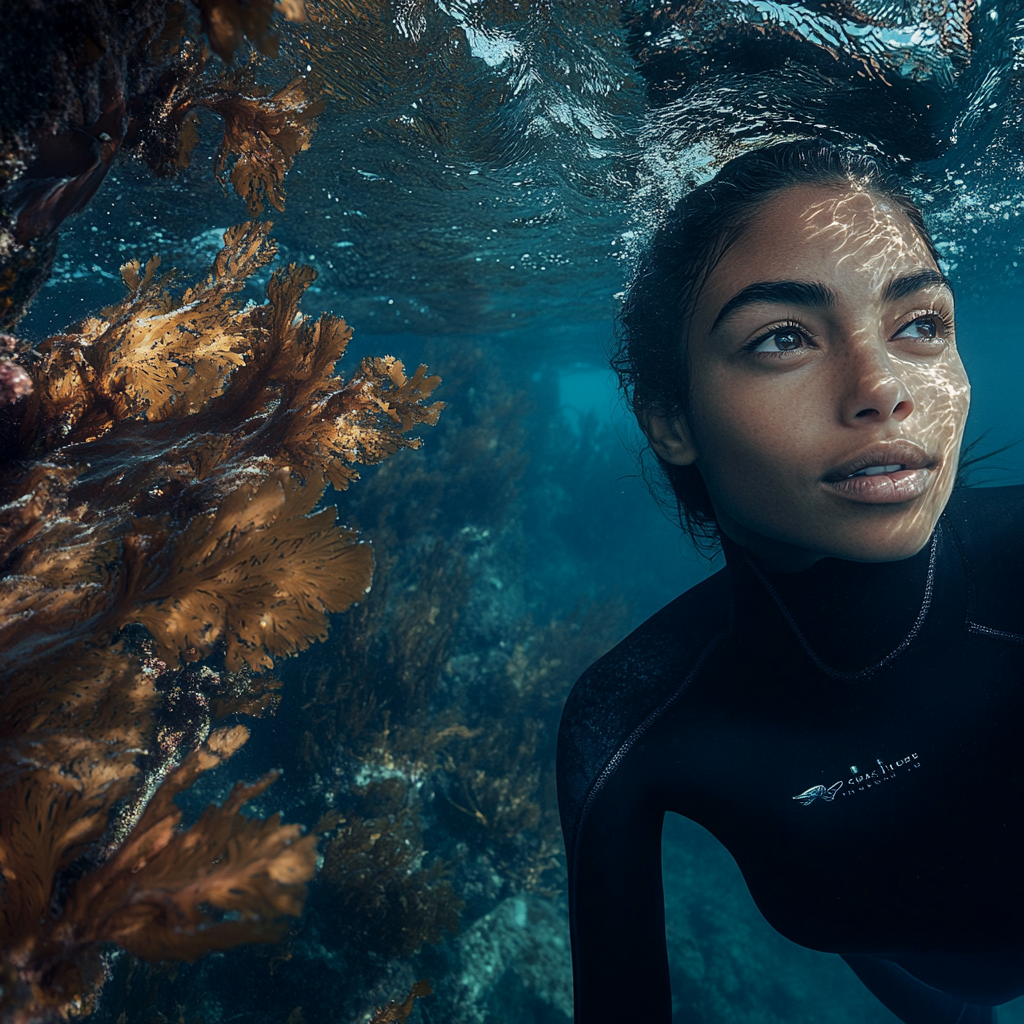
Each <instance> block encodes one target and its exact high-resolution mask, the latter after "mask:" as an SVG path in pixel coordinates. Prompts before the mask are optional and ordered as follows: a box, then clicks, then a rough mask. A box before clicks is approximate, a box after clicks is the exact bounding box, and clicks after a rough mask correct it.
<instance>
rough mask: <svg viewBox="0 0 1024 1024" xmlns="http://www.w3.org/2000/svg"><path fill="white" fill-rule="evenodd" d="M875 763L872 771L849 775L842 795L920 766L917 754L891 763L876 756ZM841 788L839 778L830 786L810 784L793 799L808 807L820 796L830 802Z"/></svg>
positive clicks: (879, 783)
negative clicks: (886, 762) (902, 770)
mask: <svg viewBox="0 0 1024 1024" xmlns="http://www.w3.org/2000/svg"><path fill="white" fill-rule="evenodd" d="M875 763H876V764H877V765H878V767H877V768H875V769H873V770H872V771H870V772H861V773H859V774H854V775H851V776H850V777H849V778H848V779H847V780H846V783H845V784H846V786H847V787H848V788H847V789H846V790H844V791H843V796H853V794H854V793H863V792H864V790H865V789H870V788H871V787H872V786H880V785H881V784H882V783H883V782H888V781H889V779H894V778H895V777H896V773H897V772H898V771H899V770H900V769H901V768H906V769H907V770H908V771H913V770H914V769H915V768H920V767H921V761H920V759H919V757H918V755H917V754H910V755H909V756H908V757H901V758H899V759H898V760H896V761H894V762H893V763H892V764H885V763H884V762H883V761H882V759H881V758H880V757H878V758H875ZM850 770H851V771H853V772H855V773H856V772H857V767H856V765H851V766H850ZM842 788H843V781H842V779H840V780H839V782H833V783H832V785H831V786H827V787H826V786H822V785H818V786H811V788H810V789H805V790H804V791H803V792H802V793H797V795H796V796H795V797H793V799H794V800H799V801H800V803H802V804H803V805H804V807H809V806H810V805H811V804H813V803H814V801H815V800H817V799H818V797H819V796H820V797H821V799H822V800H824V801H825V803H828V804H830V803H832V801H833V800H835V798H836V794H837V793H838V792H839V791H840V790H841V789H842Z"/></svg>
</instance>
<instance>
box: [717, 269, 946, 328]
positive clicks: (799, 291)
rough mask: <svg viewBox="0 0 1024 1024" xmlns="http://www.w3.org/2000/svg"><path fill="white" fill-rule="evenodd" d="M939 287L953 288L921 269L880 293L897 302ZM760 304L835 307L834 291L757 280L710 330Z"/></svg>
mask: <svg viewBox="0 0 1024 1024" xmlns="http://www.w3.org/2000/svg"><path fill="white" fill-rule="evenodd" d="M936 285H939V286H941V287H943V288H948V289H949V291H950V293H952V291H953V286H952V285H951V284H950V283H949V281H948V280H947V279H946V276H945V275H944V274H941V273H939V271H937V270H931V269H929V268H927V267H922V268H921V269H920V270H915V271H914V272H913V273H910V274H904V275H902V276H901V277H896V278H893V280H891V281H890V282H889V283H888V284H887V285H886V286H885V292H884V293H883V296H882V298H883V300H884V301H885V302H896V301H897V300H898V299H902V298H905V297H906V296H907V295H913V293H914V292H919V291H921V289H923V288H932V287H935V286H936ZM764 302H776V303H786V304H788V305H791V306H817V307H818V308H819V309H829V308H831V307H833V306H835V304H836V296H835V292H833V291H832V289H831V288H826V287H825V285H823V284H819V283H818V282H817V281H758V282H757V283H756V284H750V285H747V287H746V288H744V289H743V290H742V291H739V292H737V293H736V294H735V295H734V296H733V297H732V298H731V299H730V300H729V301H728V302H727V303H726V304H725V305H724V306H723V307H722V309H721V312H719V314H718V316H717V317H716V318H715V322H714V324H712V326H711V331H715V330H716V329H717V328H718V327H719V326H720V325H721V324H723V323H724V322H725V321H726V320H728V319H729V317H731V316H732V315H733V314H734V313H736V312H737V311H738V310H740V309H742V308H743V307H744V306H753V305H756V304H760V303H764Z"/></svg>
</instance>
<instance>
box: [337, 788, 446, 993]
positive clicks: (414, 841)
mask: <svg viewBox="0 0 1024 1024" xmlns="http://www.w3.org/2000/svg"><path fill="white" fill-rule="evenodd" d="M354 792H355V795H356V796H357V797H359V798H361V802H363V804H364V807H365V810H364V812H363V814H362V815H361V816H353V818H352V819H351V820H337V821H336V822H331V824H332V825H333V827H334V828H336V829H337V833H336V835H335V836H334V838H333V839H331V841H330V842H329V843H328V844H327V847H326V850H325V851H324V866H323V871H322V873H321V884H322V885H323V886H325V887H326V889H327V890H328V891H329V892H330V895H331V898H332V902H333V904H334V906H335V907H336V909H337V910H338V911H339V912H340V916H341V919H342V920H343V921H345V922H346V932H347V934H346V941H347V942H349V943H356V944H359V945H361V946H363V948H364V949H366V950H369V951H371V952H373V953H377V954H380V955H383V956H389V957H407V956H410V955H411V954H413V953H416V952H418V951H419V949H420V948H421V947H422V946H423V945H424V943H433V944H437V943H439V942H441V941H442V939H443V936H444V933H445V932H449V933H451V934H456V933H457V932H458V930H459V912H460V911H461V910H462V908H463V906H464V903H463V901H462V900H461V899H459V898H458V896H456V894H455V891H454V890H453V889H452V886H451V883H450V882H449V881H448V880H447V879H446V878H445V875H446V874H447V868H446V866H445V864H444V862H443V861H442V860H441V859H440V858H435V859H434V860H433V861H432V862H431V864H430V865H429V866H426V867H424V866H422V861H423V857H424V848H423V839H422V822H421V820H420V817H419V814H418V812H417V810H416V808H415V806H413V805H411V804H410V796H411V794H410V790H409V787H408V785H407V784H406V783H404V782H402V781H400V780H399V779H395V778H392V779H386V780H383V781H379V782H374V783H371V784H370V785H369V786H366V787H362V788H357V789H356V790H355V791H354ZM410 1005H411V1004H410Z"/></svg>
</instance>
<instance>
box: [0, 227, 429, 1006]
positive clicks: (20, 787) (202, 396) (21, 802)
mask: <svg viewBox="0 0 1024 1024" xmlns="http://www.w3.org/2000/svg"><path fill="white" fill-rule="evenodd" d="M267 227H268V226H267V225H258V224H246V225H242V226H241V227H239V228H237V229H232V230H231V231H229V232H228V233H227V235H226V237H225V247H224V249H223V250H222V252H221V253H220V254H219V256H218V257H217V259H216V261H215V263H214V266H213V269H212V271H211V273H210V275H209V277H208V278H207V279H206V280H205V281H203V282H200V283H199V284H197V285H195V286H193V287H191V288H188V289H186V290H185V291H184V293H183V294H181V295H180V296H175V295H173V293H172V292H171V291H170V290H169V285H170V282H169V280H168V279H167V278H160V277H158V276H157V274H156V261H151V262H150V263H149V264H148V265H147V267H146V268H145V269H144V270H143V269H142V268H140V266H139V264H138V263H131V264H128V265H127V266H126V267H125V268H124V271H123V275H124V279H125V284H126V286H127V289H128V294H127V296H126V298H125V299H124V300H123V301H122V302H121V303H120V304H119V305H117V306H114V307H110V308H108V309H106V310H104V311H103V312H102V313H101V314H100V315H99V316H96V317H89V318H87V319H86V320H84V321H82V323H80V324H78V325H76V326H75V327H74V328H72V329H70V330H69V331H67V332H66V333H64V334H62V335H58V336H55V337H53V338H50V339H47V341H45V342H44V343H42V344H41V345H40V346H38V349H37V350H36V351H35V352H34V353H33V355H32V356H31V357H30V358H28V359H26V360H25V362H24V365H25V370H26V372H27V373H28V374H29V376H30V377H31V378H32V381H33V389H32V393H31V395H30V396H29V397H28V398H27V399H25V400H23V401H22V402H20V403H17V404H16V405H14V406H12V407H11V414H10V415H9V416H8V419H7V421H6V423H5V427H6V430H7V446H6V451H7V452H8V458H7V460H6V461H5V464H4V467H3V470H2V473H0V487H2V492H3V505H2V506H0V559H2V561H3V565H4V571H3V577H2V579H0V609H2V614H0V645H2V646H3V649H4V652H5V657H4V664H3V669H2V670H0V678H2V681H3V684H4V689H3V698H2V709H0V720H2V722H3V732H4V743H3V751H4V764H3V766H2V771H3V774H4V785H3V788H2V790H0V799H2V801H3V807H2V809H0V821H2V823H3V825H2V830H3V831H2V835H0V865H2V872H3V890H4V906H3V915H4V922H5V928H4V936H3V945H4V952H5V959H6V960H7V963H8V964H9V966H10V967H11V968H12V969H15V970H16V971H17V983H16V984H8V985H5V991H4V999H5V1002H6V1003H7V1004H8V1006H9V1007H10V1010H11V1012H12V1013H13V1015H14V1016H13V1017H12V1019H26V1020H30V1019H35V1017H36V1016H37V1015H43V1011H44V1009H45V1008H46V1007H52V1008H53V1009H54V1010H55V1011H58V1012H60V1011H63V1010H66V1009H67V1008H69V1007H72V1006H76V1005H82V1004H83V1003H85V1002H87V1000H88V999H89V998H90V996H91V994H92V992H93V990H94V988H95V986H96V985H97V984H98V982H99V980H100V979H101V977H102V973H103V971H102V968H101V964H100V961H99V959H98V951H99V946H100V944H102V943H106V942H116V943H118V944H119V945H121V946H122V947H123V948H126V949H129V950H131V951H132V952H134V953H136V954H137V955H140V956H143V957H146V958H149V959H162V958H166V957H177V958H182V959H193V958H194V957H195V956H197V955H199V954H200V953H202V952H204V951H206V950H208V949H216V948H220V947H222V946H224V945H233V944H236V943H238V942H243V941H266V940H268V939H275V938H278V937H279V935H280V928H279V927H278V926H277V923H276V921H277V919H278V918H279V917H281V916H282V915H285V914H290V915H295V914H297V913H298V912H299V911H300V910H301V906H302V902H303V897H304V885H303V883H305V882H306V881H308V879H309V878H310V877H311V875H312V873H313V868H314V862H315V857H316V851H315V839H314V838H313V837H311V836H310V837H301V838H300V830H299V828H298V826H295V825H289V826H284V825H282V824H281V823H280V819H279V818H272V819H269V820H268V821H266V822H260V821H256V820H250V819H246V818H244V817H242V816H240V814H239V813H238V812H239V810H240V808H241V806H242V804H244V803H245V802H246V801H247V800H249V799H252V798H253V797H255V796H257V795H258V794H260V793H261V792H262V791H263V790H264V789H265V788H266V787H267V786H268V785H269V784H270V782H272V781H273V775H270V776H265V777H264V778H263V779H262V780H261V781H260V782H258V783H256V784H255V785H254V786H251V787H241V786H240V787H239V788H237V789H236V791H235V792H234V793H233V794H232V796H231V797H230V798H229V799H228V801H227V802H226V803H225V804H224V805H223V807H221V808H219V809H211V810H210V811H209V812H207V814H205V815H204V816H203V817H202V818H200V820H199V821H198V822H196V823H195V824H194V825H193V826H192V828H191V829H189V830H188V831H186V832H184V833H182V832H179V831H177V830H176V826H177V824H178V821H179V819H180V811H178V810H177V808H175V807H174V804H173V797H174V795H175V794H176V793H178V792H180V791H181V790H183V789H185V788H187V787H189V786H190V785H192V783H193V782H194V781H195V780H196V778H197V777H198V775H199V774H200V773H201V772H203V771H206V770H208V769H209V768H211V767H213V766H215V765H216V764H218V763H220V761H221V760H223V759H224V758H225V757H227V756H230V755H231V754H232V753H234V752H235V751H236V750H237V749H238V748H239V747H240V746H241V745H242V744H243V743H244V742H245V740H246V739H247V737H248V732H247V730H246V729H244V728H242V727H240V726H235V727H233V728H226V729H218V730H214V731H213V732H211V731H210V729H211V723H212V722H213V720H214V719H215V718H216V717H218V716H222V715H223V714H225V713H229V712H237V711H244V712H249V713H254V712H259V711H260V710H262V709H263V708H264V707H266V706H268V705H269V704H270V703H271V702H272V700H273V697H274V695H273V692H272V691H273V689H274V688H275V687H276V685H277V684H276V683H275V682H273V681H269V682H268V681H267V680H266V679H265V678H264V677H261V676H260V675H259V673H260V672H261V671H262V670H264V669H268V668H270V667H272V665H273V662H274V659H275V658H279V657H281V656H285V655H288V654H291V653H293V652H295V651H298V650H301V649H303V648H305V647H307V646H308V645H309V644H310V643H311V642H313V641H314V640H316V639H320V638H322V637H323V636H324V635H325V634H326V630H327V614H328V613H330V612H337V611H340V610H342V609H344V608H346V607H348V606H349V605H350V604H351V603H352V602H353V601H356V600H358V599H360V598H362V597H363V596H364V595H365V593H366V591H367V589H368V588H369V584H370V579H371V573H372V565H373V562H372V556H371V553H370V549H369V547H368V546H367V545H365V544H361V543H359V542H358V540H357V538H356V536H355V534H354V533H353V532H352V531H351V530H349V529H346V528H342V527H339V526H337V525H335V513H334V510H333V509H332V508H330V507H328V508H326V509H323V510H321V511H319V512H314V511H313V510H314V508H315V506H316V505H317V503H318V501H319V499H320V497H321V495H322V493H323V490H324V486H325V482H327V481H329V482H330V483H331V484H332V485H333V486H334V487H335V488H344V487H346V486H348V484H349V483H350V482H351V481H352V480H353V479H355V478H356V476H357V475H358V474H357V471H356V468H355V467H356V466H357V465H359V464H363V465H368V464H373V463H375V462H379V461H380V460H382V459H384V458H386V457H387V456H388V455H390V454H392V453H393V452H395V451H397V450H398V449H399V448H402V447H408V446H415V445H416V444H418V442H417V441H416V440H415V439H413V438H410V437H409V436H408V434H407V432H408V431H409V430H410V429H412V428H413V427H415V426H416V425H418V424H423V423H427V424H431V423H434V422H436V420H437V416H438V412H439V411H440V405H439V404H438V403H433V404H431V403H430V402H429V401H428V400H429V396H430V393H431V391H432V390H433V389H434V388H435V387H436V385H437V383H438V378H436V377H427V376H426V374H425V371H424V368H423V367H420V369H419V370H417V371H416V373H415V374H414V375H413V376H412V377H411V378H410V377H406V375H405V373H404V371H403V368H402V364H401V363H399V362H398V361H396V360H394V359H392V358H383V359H364V360H363V361H362V362H361V364H360V365H359V367H358V369H357V371H356V373H355V374H354V375H353V376H351V377H350V378H348V379H345V378H342V377H340V376H338V375H336V373H335V364H336V363H337V362H338V361H339V360H340V359H341V357H342V356H343V354H344V351H345V347H346V345H347V343H348V340H349V337H350V334H351V331H350V330H349V328H348V327H347V325H346V324H345V323H344V321H342V320H340V319H338V318H336V317H331V316H329V315H323V316H321V317H320V318H319V319H317V320H315V321H314V320H311V319H310V318H308V317H304V316H301V315H300V314H299V313H298V303H299V300H300V298H301V295H302V292H303V290H304V288H305V287H306V286H307V285H308V284H309V282H310V281H311V280H312V279H313V276H314V275H313V273H312V272H311V271H309V270H308V269H307V268H301V267H294V266H289V267H286V268H283V269H281V270H278V271H276V272H275V273H274V275H273V276H272V277H271V279H270V282H269V284H268V286H267V301H266V302H265V303H264V304H263V305H255V304H252V303H250V304H248V305H247V306H245V307H240V306H239V304H238V303H237V301H235V300H234V299H233V298H232V296H233V294H234V293H236V292H237V291H238V290H239V289H240V288H241V287H242V285H243V283H244V281H245V280H246V278H248V277H249V276H251V275H252V274H253V273H255V272H256V271H257V270H259V269H260V268H262V267H264V266H266V264H267V263H269V262H270V260H271V259H272V258H273V255H274V249H273V245H272V244H271V243H270V242H269V241H268V240H267ZM183 756H184V760H183V761H181V764H180V766H179V767H174V766H175V765H176V764H177V762H178V760H179V759H180V758H181V757H183ZM161 779H162V780H163V781H162V782H161ZM154 791H155V792H154ZM58 807H59V809H60V812H59V813H56V810H57V808H58ZM115 809H116V810H117V814H116V815H114V817H113V820H112V821H110V819H111V812H112V811H114V810H115ZM69 873H70V874H69ZM204 908H207V909H204ZM214 911H215V912H216V914H215V916H213V917H211V916H210V915H211V912H214ZM224 915H227V916H226V917H225V916H224Z"/></svg>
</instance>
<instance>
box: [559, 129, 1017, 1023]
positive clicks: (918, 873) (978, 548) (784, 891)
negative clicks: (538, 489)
mask: <svg viewBox="0 0 1024 1024" xmlns="http://www.w3.org/2000/svg"><path fill="white" fill-rule="evenodd" d="M616 368H617V370H618V371H619V374H620V377H621V378H622V380H623V383H624V386H625V388H626V392H627V395H628V396H629V398H630V400H631V403H632V407H633V409H634V412H635V413H636V415H637V418H638V420H639V422H640V425H641V427H642V428H643V430H644V432H645V433H646V435H647V438H648V440H649V442H650V445H651V448H652V449H653V451H654V453H655V454H656V455H657V458H658V461H659V462H660V464H661V467H662V468H663V470H664V471H665V473H666V475H667V479H668V482H669V483H670V484H671V486H672V489H673V491H674V494H675V497H676V499H677V500H678V503H679V507H680V511H681V513H682V515H683V518H684V521H685V522H686V524H687V525H688V526H689V528H690V532H691V534H692V535H694V537H695V538H697V539H705V540H706V539H709V538H714V537H718V538H720V540H721V544H722V546H723V548H724V549H725V555H726V568H725V569H723V570H722V571H720V572H718V573H717V574H716V575H714V576H712V577H711V578H710V579H708V580H706V581H705V582H703V583H701V584H700V585H698V586H696V587H694V588H693V589H691V590H690V591H688V592H687V593H685V594H683V596H682V597H680V598H678V599H677V600H675V601H674V602H672V603H671V604H670V605H668V606H667V607H666V608H664V609H662V611H660V612H659V613H658V614H657V615H655V616H654V617H653V618H651V619H650V620H648V621H647V622H646V623H644V625H642V626H641V627H640V628H639V629H637V630H636V631H635V632H634V633H633V634H631V635H630V636H629V637H627V638H626V640H624V641H623V642H622V643H621V644H619V645H618V647H616V648H615V649H614V650H613V651H611V652H610V653H609V654H607V655H606V656H605V657H604V658H602V659H601V660H600V661H598V662H597V663H596V664H595V665H594V666H592V667H591V668H590V669H589V670H588V671H587V672H586V673H585V674H584V676H583V677H582V679H581V680H580V681H579V683H577V685H576V687H575V689H574V690H573V692H572V694H571V696H570V697H569V700H568V702H567V704H566V708H565V712H564V714H563V718H562V728H561V732H560V735H559V803H560V809H561V814H562V827H563V831H564V834H565V839H566V848H567V852H568V862H569V882H570V913H571V927H572V938H573V963H574V974H575V991H576V1020H577V1022H578V1024H601V1022H613V1021H614V1022H616V1024H622V1022H625V1021H644V1022H645V1024H658V1022H661V1024H667V1022H669V1021H670V1020H671V993H670V990H669V981H668V977H669V973H668V962H667V955H666V948H665V933H664V908H663V897H662V888H661V826H662V820H663V817H664V814H665V812H666V811H675V812H677V813H679V814H683V815H685V816H686V817H688V818H691V819H693V820H694V821H696V822H699V823H700V824H701V825H703V826H704V827H706V828H707V829H708V830H709V831H710V832H711V833H712V834H714V835H715V836H716V837H717V838H718V839H719V840H720V841H721V842H722V843H723V844H724V845H725V846H726V847H727V848H728V850H729V851H730V853H731V854H732V855H733V857H734V858H735V859H736V861H737V863H738V864H739V867H740V869H741V870H742V872H743V875H744V877H745V879H746V881H747V884H748V886H749V888H750V891H751V894H752V895H753V897H754V899H755V901H756V902H757V904H758V906H759V908H760V909H761V911H762V913H763V914H764V916H765V917H766V918H767V920H768V921H769V922H770V923H771V924H772V925H773V926H774V927H775V928H776V929H778V931H780V932H781V933H782V934H783V935H786V936H787V937H788V938H790V939H792V940H793V941H795V942H798V943H800V944H802V945H805V946H809V947H811V948H813V949H819V950H826V951H832V952H837V953H840V954H842V955H843V957H844V958H845V959H846V961H847V963H848V964H849V965H850V966H851V967H852V968H853V970H854V971H855V972H856V973H857V975H858V976H859V977H860V978H861V979H862V980H863V981H864V983H865V984H866V985H867V986H868V987H869V988H870V989H871V990H872V991H873V992H874V993H875V994H876V995H877V996H878V998H879V999H881V1001H882V1002H883V1003H884V1004H885V1005H886V1006H888V1007H889V1008H890V1009H891V1010H892V1011H893V1012H894V1013H895V1014H896V1015H897V1016H899V1017H900V1018H901V1019H902V1020H904V1021H905V1022H907V1024H980V1022H991V1021H994V1019H995V1018H994V1011H993V1010H992V1009H991V1007H992V1006H994V1005H996V1004H999V1003H1002V1002H1005V1001H1008V1000H1010V999H1013V998H1015V997H1017V996H1019V995H1021V994H1024V884H1022V881H1021V878H1022V874H1024V872H1022V867H1024V830H1022V828H1021V809H1022V807H1024V800H1022V797H1024V744H1022V743H1021V740H1020V727H1021V723H1022V722H1024V687H1022V686H1021V683H1022V681H1024V647H1022V645H1024V602H1022V592H1024V588H1022V587H1021V585H1020V581H1021V569H1022V561H1024V557H1022V544H1021V536H1020V527H1021V523H1022V515H1021V513H1022V505H1024V488H1018V487H1014V488H1002V489H985V490H974V491H967V490H964V489H957V490H955V491H954V489H953V485H954V481H955V478H956V474H957V461H958V452H959V449H960V443H961V438H962V435H963V429H964V423H965V420H966V417H967V409H968V404H969V385H968V381H967V377H966V374H965V372H964V368H963V365H962V363H961V362H960V358H959V356H958V355H957V350H956V343H955V337H954V324H953V295H952V291H951V289H950V286H949V283H948V281H947V280H946V278H945V277H944V275H943V274H942V271H941V270H940V268H939V262H938V258H937V253H936V250H935V247H934V245H933V243H932V240H931V238H930V236H929V234H928V232H927V230H926V229H925V227H924V224H923V221H922V218H921V214H920V211H919V210H918V209H917V208H916V207H915V206H914V204H913V203H912V202H911V200H910V199H909V198H907V197H906V195H905V194H904V193H903V192H902V190H901V188H900V186H899V184H898V182H896V181H895V180H894V179H893V177H892V176H891V174H890V172H889V171H888V170H887V169H886V168H885V167H884V166H883V165H882V164H881V163H880V162H879V161H877V160H875V159H874V158H871V157H868V156H865V155H860V154H856V153H854V152H852V151H849V150H844V149H841V148H838V147H835V146H831V145H829V144H826V143H821V142H815V141H810V142H799V143H786V144H782V145H779V146H774V147H771V148H768V149H764V150H761V151H757V152H752V153H748V154H745V155H744V156H742V157H740V158H738V159H736V160H734V161H733V162H732V163H730V164H729V165H727V166H726V167H725V168H724V169H723V170H722V172H721V173H720V174H719V175H718V176H717V177H716V178H715V180H713V181H712V182H710V183H709V184H707V185H705V186H703V187H702V188H700V189H698V190H696V191H695V192H694V193H692V194H691V195H690V196H689V197H687V198H686V199H685V200H684V201H683V202H682V203H681V204H680V206H679V207H678V208H677V209H676V211H675V212H674V213H673V215H672V216H671V217H670V218H669V219H668V220H667V222H666V223H665V224H664V225H663V226H662V227H661V229H660V230H659V232H658V234H657V236H656V237H655V239H654V242H653V244H652V246H651V248H650V250H649V252H648V254H647V257H646V259H645V261H644V262H643V264H642V266H641V268H640V272H639V274H638V275H637V278H636V280H635V282H634V284H633V286H632V289H631V291H630V294H629V297H628V299H627V302H626V306H625V310H624V313H623V319H622V343H621V348H620V351H619V354H618V356H617V358H616Z"/></svg>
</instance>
